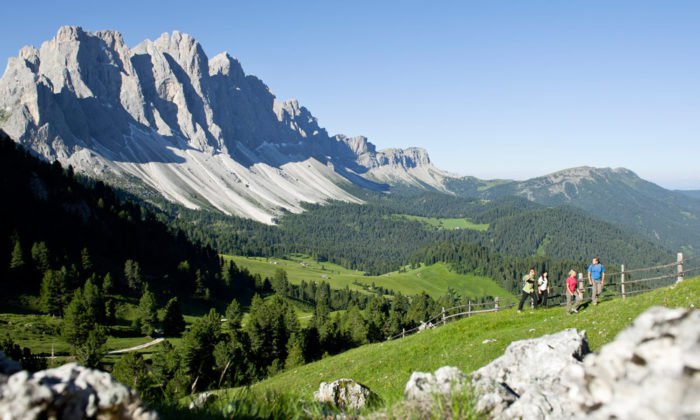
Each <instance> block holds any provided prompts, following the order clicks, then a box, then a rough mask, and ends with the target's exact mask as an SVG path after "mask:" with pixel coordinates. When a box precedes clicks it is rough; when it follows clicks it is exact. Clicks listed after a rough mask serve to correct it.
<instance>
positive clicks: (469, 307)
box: [467, 299, 472, 316]
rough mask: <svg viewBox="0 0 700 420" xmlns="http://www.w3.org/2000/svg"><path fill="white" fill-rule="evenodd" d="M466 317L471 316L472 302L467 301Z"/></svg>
mask: <svg viewBox="0 0 700 420" xmlns="http://www.w3.org/2000/svg"><path fill="white" fill-rule="evenodd" d="M467 316H472V300H471V299H469V300H467Z"/></svg>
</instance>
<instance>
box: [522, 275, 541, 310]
mask: <svg viewBox="0 0 700 420" xmlns="http://www.w3.org/2000/svg"><path fill="white" fill-rule="evenodd" d="M535 281H536V280H535V268H534V267H533V268H530V274H526V275H525V277H523V282H525V285H524V286H523V294H522V296H520V303H519V304H518V313H520V312H522V311H523V304H524V303H525V300H526V299H527V298H530V299H532V304H533V306H534V307H535V308H537V296H535Z"/></svg>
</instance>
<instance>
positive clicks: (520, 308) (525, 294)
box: [518, 292, 530, 311]
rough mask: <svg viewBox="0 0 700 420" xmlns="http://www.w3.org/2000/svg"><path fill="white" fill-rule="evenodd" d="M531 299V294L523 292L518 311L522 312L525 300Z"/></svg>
mask: <svg viewBox="0 0 700 420" xmlns="http://www.w3.org/2000/svg"><path fill="white" fill-rule="evenodd" d="M529 297H530V294H529V293H527V292H523V294H522V295H520V303H519V304H518V310H519V311H522V310H523V305H524V304H525V300H526V299H527V298H529Z"/></svg>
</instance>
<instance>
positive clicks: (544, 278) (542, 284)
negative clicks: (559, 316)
mask: <svg viewBox="0 0 700 420" xmlns="http://www.w3.org/2000/svg"><path fill="white" fill-rule="evenodd" d="M548 295H549V273H547V272H546V271H544V272H543V273H542V275H541V276H540V278H539V279H537V298H538V299H539V302H538V303H539V304H540V305H542V306H544V307H545V308H546V307H547V296H548Z"/></svg>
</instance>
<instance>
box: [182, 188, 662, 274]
mask: <svg viewBox="0 0 700 420" xmlns="http://www.w3.org/2000/svg"><path fill="white" fill-rule="evenodd" d="M365 199H366V201H367V202H366V203H365V204H363V205H358V204H347V203H331V204H328V205H325V206H319V205H310V206H307V211H306V212H304V213H302V214H298V215H297V214H288V215H287V216H285V217H283V218H282V219H281V220H280V223H279V226H277V227H274V226H266V225H261V224H258V223H255V222H251V221H247V220H242V219H237V218H231V217H226V216H222V215H219V214H216V213H210V212H193V211H183V210H179V209H172V208H171V210H172V211H174V212H175V214H177V216H178V217H177V218H175V217H172V218H171V222H172V223H175V224H176V226H178V227H179V228H181V229H183V230H184V231H186V232H187V233H188V235H190V236H191V237H192V238H196V239H197V240H201V241H203V242H204V243H207V244H209V245H210V246H212V247H214V248H216V249H220V250H221V251H222V252H226V253H230V254H238V255H249V256H283V255H285V254H289V253H297V252H298V253H304V254H308V255H312V256H313V257H315V258H317V259H318V260H320V261H326V260H327V261H331V262H334V263H337V264H340V265H342V266H344V267H346V268H351V269H357V270H361V271H365V272H367V273H368V274H373V275H374V274H382V273H386V272H389V271H395V270H398V269H399V268H400V267H401V266H402V265H405V264H406V263H407V261H409V260H410V259H412V257H413V256H414V255H416V254H417V253H419V252H420V251H421V250H422V249H424V248H425V247H428V246H430V245H431V244H435V243H443V242H454V243H470V244H474V245H479V246H483V247H486V248H487V249H489V251H490V252H493V253H499V254H503V255H510V256H515V257H532V256H541V257H547V258H549V259H552V260H569V261H587V260H589V259H590V258H592V256H593V255H600V256H601V258H602V259H603V260H604V261H606V262H607V263H614V264H620V263H624V264H627V265H628V266H630V267H632V266H644V265H648V264H649V263H655V262H660V261H668V260H669V259H670V258H671V256H670V252H669V251H667V250H665V249H663V248H661V247H659V246H658V245H655V244H654V243H652V242H650V241H649V240H647V239H644V238H643V237H641V236H640V235H637V234H634V233H631V232H628V231H625V230H623V229H620V228H617V227H615V226H614V225H611V224H609V223H606V222H603V221H600V220H598V219H595V218H592V217H590V216H588V215H587V214H585V213H584V212H582V211H580V210H576V209H572V208H568V207H557V208H545V207H543V206H541V205H538V204H535V203H532V202H530V201H528V200H525V199H523V198H518V197H503V198H499V199H495V200H492V201H484V200H474V199H465V198H459V197H453V196H449V195H446V194H436V193H428V194H419V195H413V196H397V195H394V196H369V195H368V196H367V197H365ZM397 215H415V216H423V217H445V218H456V217H462V218H467V219H469V220H471V221H473V222H476V223H483V224H489V228H488V230H486V231H485V232H479V231H477V230H469V229H459V230H442V229H435V228H434V227H431V226H429V225H426V224H424V223H421V222H420V221H416V220H409V218H405V217H396V216H397Z"/></svg>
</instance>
